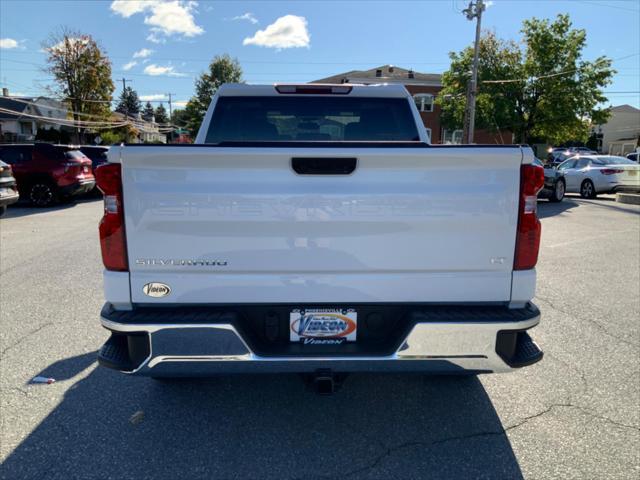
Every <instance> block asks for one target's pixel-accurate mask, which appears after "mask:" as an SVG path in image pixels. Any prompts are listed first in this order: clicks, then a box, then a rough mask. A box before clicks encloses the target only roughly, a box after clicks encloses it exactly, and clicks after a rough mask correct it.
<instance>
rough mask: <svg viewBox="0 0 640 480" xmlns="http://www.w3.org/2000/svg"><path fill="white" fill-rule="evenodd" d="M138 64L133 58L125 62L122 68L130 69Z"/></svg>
mask: <svg viewBox="0 0 640 480" xmlns="http://www.w3.org/2000/svg"><path fill="white" fill-rule="evenodd" d="M137 64H138V62H136V61H135V60H131V61H130V62H129V63H125V64H124V65H123V66H122V69H123V70H125V71H126V70H131V69H132V68H133V67H135V66H136V65H137Z"/></svg>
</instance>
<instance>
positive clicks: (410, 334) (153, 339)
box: [98, 304, 542, 377]
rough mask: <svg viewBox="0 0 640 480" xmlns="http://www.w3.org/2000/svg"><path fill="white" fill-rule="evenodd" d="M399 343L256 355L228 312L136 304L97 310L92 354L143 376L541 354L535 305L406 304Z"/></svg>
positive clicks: (373, 368) (478, 363)
mask: <svg viewBox="0 0 640 480" xmlns="http://www.w3.org/2000/svg"><path fill="white" fill-rule="evenodd" d="M402 315H403V318H405V319H406V320H405V321H404V323H402V324H401V326H400V327H399V328H403V330H402V331H399V332H398V333H399V334H398V335H397V338H398V342H395V343H393V344H391V343H390V344H389V347H390V350H389V351H387V352H382V353H376V354H373V353H366V352H365V353H361V354H360V353H344V352H340V351H336V352H333V353H323V354H319V353H317V351H316V352H314V351H313V350H310V351H309V353H305V354H299V353H298V354H291V353H290V352H287V351H286V350H283V351H282V352H280V353H278V351H276V352H275V353H274V352H271V353H265V352H257V350H260V348H261V347H260V348H257V344H256V343H255V341H254V340H252V339H251V335H247V334H246V331H245V332H244V334H241V333H240V331H241V330H243V327H242V325H241V324H240V323H239V322H240V321H242V318H241V315H240V313H238V312H234V311H233V310H224V309H222V310H221V309H217V310H216V311H209V310H208V309H207V308H206V307H199V308H185V307H180V308H171V307H167V308H162V309H158V308H146V309H145V308H138V309H135V310H132V311H116V310H114V309H113V307H112V306H111V305H110V304H107V305H105V307H104V308H103V310H102V313H101V323H102V326H103V327H105V328H106V329H107V330H109V331H110V332H111V337H110V338H109V340H108V341H107V343H105V345H104V346H103V347H102V349H101V350H100V353H99V355H98V359H99V362H100V364H101V365H102V366H105V367H108V368H113V369H116V370H119V371H121V372H124V373H129V374H138V375H148V376H156V377H162V376H171V377H179V376H188V377H195V376H208V375H217V374H229V373H284V372H299V373H305V372H308V373H311V372H316V371H318V370H331V371H335V372H423V373H433V374H456V373H490V372H508V371H512V370H514V369H517V368H520V367H523V366H526V365H531V364H533V363H536V362H538V361H540V360H541V359H542V351H541V350H540V348H539V347H538V346H537V345H536V344H535V343H534V342H533V340H531V337H530V336H529V335H528V333H527V330H529V329H531V328H533V327H534V326H536V325H537V324H538V323H539V321H540V312H539V310H538V309H537V308H536V307H535V306H534V305H533V304H527V305H526V306H525V307H524V308H522V309H508V308H507V307H503V306H478V307H470V306H460V307H455V306H444V307H443V306H426V305H421V306H415V307H414V306H406V307H404V309H403V313H402Z"/></svg>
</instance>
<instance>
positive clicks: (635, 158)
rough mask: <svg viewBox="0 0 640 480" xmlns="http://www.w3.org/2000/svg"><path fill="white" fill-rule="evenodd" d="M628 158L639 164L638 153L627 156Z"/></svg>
mask: <svg viewBox="0 0 640 480" xmlns="http://www.w3.org/2000/svg"><path fill="white" fill-rule="evenodd" d="M627 158H628V159H629V160H631V161H633V162H636V163H638V152H633V153H630V154H629V155H627Z"/></svg>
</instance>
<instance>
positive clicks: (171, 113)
mask: <svg viewBox="0 0 640 480" xmlns="http://www.w3.org/2000/svg"><path fill="white" fill-rule="evenodd" d="M165 95H166V96H167V97H169V123H170V124H171V125H172V127H171V133H170V134H169V143H173V108H172V107H171V95H175V93H165Z"/></svg>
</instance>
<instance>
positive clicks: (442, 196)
mask: <svg viewBox="0 0 640 480" xmlns="http://www.w3.org/2000/svg"><path fill="white" fill-rule="evenodd" d="M112 148H115V149H117V150H118V152H117V155H111V154H110V155H109V160H110V161H109V163H107V164H106V165H102V166H101V167H99V168H98V169H97V170H96V175H97V179H98V185H99V187H100V189H101V190H102V191H103V192H104V205H105V208H104V216H103V218H102V221H101V222H100V227H99V232H100V245H101V250H102V261H103V263H104V267H105V270H104V287H105V299H106V304H105V305H104V308H103V309H102V312H101V314H100V317H101V323H102V325H103V326H104V327H105V328H106V329H108V330H109V332H110V334H111V335H110V338H109V339H108V340H107V342H106V344H105V345H104V346H103V347H102V348H101V349H100V352H99V354H98V361H99V362H100V364H101V365H102V366H106V367H109V368H113V369H116V370H119V371H122V372H128V373H131V374H135V375H147V376H151V377H179V376H206V375H214V374H221V373H222V374H224V373H232V372H233V373H241V372H244V373H249V372H253V373H259V372H262V373H265V372H300V373H308V374H310V375H311V376H312V377H313V378H314V379H315V384H316V385H317V386H318V388H319V389H320V388H322V390H323V391H324V392H325V393H330V392H331V391H332V390H333V385H334V384H333V375H335V374H342V373H348V372H353V371H369V372H371V371H394V372H402V371H404V372H408V371H413V372H431V373H450V374H456V373H462V374H467V375H474V374H477V373H480V372H482V373H489V372H508V371H514V370H516V369H517V368H520V367H524V366H527V365H531V364H533V363H535V362H537V361H539V360H540V359H541V358H542V355H543V354H542V351H541V350H540V348H539V347H538V346H537V345H536V344H535V342H534V341H533V340H532V338H531V337H530V336H529V332H528V331H527V330H529V329H531V328H532V327H534V326H535V325H537V324H538V322H539V321H540V312H539V310H538V309H537V308H536V307H535V306H534V305H533V304H532V303H531V300H532V298H533V296H534V294H535V283H536V271H535V265H536V262H537V258H538V249H539V245H540V234H541V226H540V221H539V220H538V217H537V210H536V202H537V194H538V191H539V190H540V189H541V188H542V187H543V185H544V169H543V168H541V167H540V166H538V165H535V164H534V163H533V162H534V160H535V158H534V155H533V151H532V150H531V148H529V147H525V146H520V145H505V146H502V148H494V147H490V148H484V146H476V145H462V146H460V145H458V146H450V145H430V144H429V143H428V137H427V134H426V131H425V129H424V128H423V127H422V120H421V119H420V115H419V112H418V110H417V108H416V105H415V102H413V101H411V97H410V96H409V93H408V92H407V90H406V89H405V88H404V87H403V86H402V85H385V86H373V87H372V86H365V85H335V86H331V85H299V86H298V85H275V86H274V85H231V84H225V85H222V86H221V87H220V88H219V89H218V90H217V92H216V94H215V96H214V98H213V100H212V102H211V106H210V107H209V110H208V113H207V115H206V116H205V120H204V123H203V124H202V126H201V128H200V133H199V134H198V136H197V138H196V143H195V144H194V145H167V146H163V145H157V146H154V145H144V144H139V145H124V146H116V147H112ZM470 239H473V240H472V241H471V240H470ZM320 386H322V387H320Z"/></svg>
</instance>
